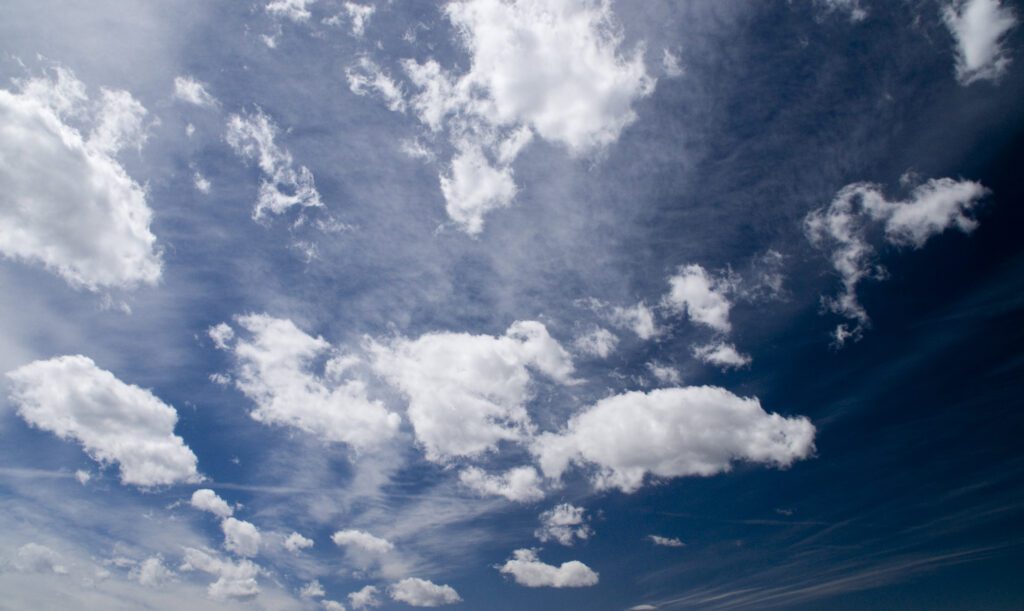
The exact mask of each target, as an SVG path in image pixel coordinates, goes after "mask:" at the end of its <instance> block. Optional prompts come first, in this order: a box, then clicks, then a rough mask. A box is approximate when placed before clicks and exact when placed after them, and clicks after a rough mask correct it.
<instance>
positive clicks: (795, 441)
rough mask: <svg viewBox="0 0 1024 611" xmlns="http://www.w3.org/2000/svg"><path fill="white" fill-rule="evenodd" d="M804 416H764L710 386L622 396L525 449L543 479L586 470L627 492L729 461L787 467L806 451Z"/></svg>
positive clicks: (602, 483) (746, 401) (716, 469)
mask: <svg viewBox="0 0 1024 611" xmlns="http://www.w3.org/2000/svg"><path fill="white" fill-rule="evenodd" d="M814 432H815V430H814V425H812V424H811V423H810V421H808V420H807V419H806V418H803V417H793V418H786V417H783V416H780V415H779V414H769V413H767V412H765V411H764V410H763V409H762V408H761V403H760V402H759V401H758V400H757V399H756V398H744V397H738V396H736V395H734V394H732V393H731V392H729V391H727V390H725V389H722V388H717V387H713V386H690V387H685V388H662V389H658V390H652V391H651V392H649V393H642V392H627V393H624V394H620V395H614V396H611V397H608V398H605V399H602V400H600V401H598V402H597V403H596V404H595V405H593V406H591V407H588V408H586V409H584V410H583V411H582V412H580V413H578V414H576V415H575V416H573V417H572V418H571V419H570V420H569V423H568V425H567V426H566V428H565V430H564V431H563V432H562V433H558V434H555V433H543V434H541V435H539V436H538V437H537V439H536V441H535V442H534V446H533V452H534V453H535V454H536V456H537V458H538V461H539V464H540V466H541V468H542V470H543V471H544V474H545V475H547V476H548V477H552V478H558V477H561V475H562V474H563V473H564V472H565V471H566V469H568V467H569V465H570V464H571V463H576V464H581V465H593V466H594V467H596V469H597V470H596V473H595V474H594V476H593V481H594V485H595V486H596V487H597V488H598V489H607V488H618V489H620V490H622V491H623V492H626V493H629V492H633V491H635V490H637V489H638V488H640V486H642V485H643V482H644V478H645V477H646V476H647V475H648V474H649V475H652V476H654V477H661V478H671V477H682V476H693V475H699V476H710V475H715V474H717V473H723V472H726V471H729V470H730V469H731V467H732V463H733V461H737V460H744V461H749V462H757V463H767V464H772V465H775V466H778V467H787V466H789V465H791V464H792V463H793V462H794V461H796V460H799V459H802V458H806V457H808V456H809V455H810V454H811V452H813V450H814Z"/></svg>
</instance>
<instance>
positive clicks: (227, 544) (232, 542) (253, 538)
mask: <svg viewBox="0 0 1024 611" xmlns="http://www.w3.org/2000/svg"><path fill="white" fill-rule="evenodd" d="M220 528H221V530H223V531H224V549H226V550H228V551H229V552H233V553H235V554H238V555H239V556H248V557H252V556H255V555H256V554H258V553H259V552H260V543H262V540H263V537H262V535H260V531H259V530H257V528H256V526H255V525H253V524H251V523H249V522H246V521H245V520H237V519H235V518H225V519H224V520H223V521H222V522H221V523H220Z"/></svg>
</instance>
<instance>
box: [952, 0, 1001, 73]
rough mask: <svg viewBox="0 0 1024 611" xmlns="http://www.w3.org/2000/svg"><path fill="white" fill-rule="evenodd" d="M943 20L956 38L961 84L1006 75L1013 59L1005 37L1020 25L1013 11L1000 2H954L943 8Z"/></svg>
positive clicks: (957, 67) (957, 63)
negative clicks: (1004, 43) (1007, 48)
mask: <svg viewBox="0 0 1024 611" xmlns="http://www.w3.org/2000/svg"><path fill="white" fill-rule="evenodd" d="M942 18H943V20H944V21H945V22H946V27H948V28H949V31H950V32H952V34H953V37H954V38H955V39H956V44H957V62H956V77H957V80H959V81H960V84H962V85H970V84H971V83H973V82H975V81H979V80H998V79H999V77H1001V76H1002V75H1003V74H1004V73H1005V72H1006V68H1007V67H1008V66H1009V65H1010V56H1009V54H1008V53H1007V51H1006V49H1005V48H1004V46H1003V38H1004V37H1005V36H1006V33H1007V32H1009V31H1010V30H1011V29H1013V28H1014V27H1016V25H1017V16H1016V14H1015V13H1014V11H1013V9H1012V8H1010V7H1008V6H1003V5H1002V3H1001V2H1000V0H953V1H951V2H948V3H947V4H946V5H945V6H944V7H943V9H942Z"/></svg>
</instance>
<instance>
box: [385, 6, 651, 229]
mask: <svg viewBox="0 0 1024 611" xmlns="http://www.w3.org/2000/svg"><path fill="white" fill-rule="evenodd" d="M445 13H446V15H447V16H448V19H449V20H450V21H451V23H452V25H453V27H454V28H455V30H456V32H457V34H458V40H459V41H460V43H461V44H462V46H463V47H464V48H465V49H466V51H467V52H468V53H469V55H470V66H469V69H468V70H467V71H466V72H465V73H463V74H461V75H455V74H452V73H450V72H449V71H447V70H445V69H444V68H443V67H442V66H441V65H440V64H438V63H437V62H436V61H434V60H432V59H429V60H426V61H423V62H420V61H415V60H411V59H410V60H406V61H405V62H404V67H405V71H406V75H407V76H408V77H409V80H410V81H411V82H412V83H413V85H414V86H415V88H416V90H417V91H416V94H415V95H414V96H413V98H412V106H413V108H414V109H415V110H416V112H417V115H418V116H419V118H420V120H421V121H422V122H423V123H424V124H425V125H427V126H428V127H429V128H430V129H431V130H433V131H435V132H441V131H446V132H447V134H448V136H449V138H450V139H451V141H452V143H453V144H454V145H455V148H456V150H457V152H456V154H455V155H454V157H453V158H452V160H451V165H450V167H449V169H448V171H447V172H445V173H444V174H442V175H441V177H440V180H441V188H442V193H443V195H444V198H445V202H446V209H447V211H448V214H449V215H450V216H451V218H452V220H453V221H455V223H456V224H457V225H458V226H459V227H460V228H461V229H463V230H464V231H466V232H468V233H470V234H477V233H480V231H482V229H483V219H484V216H485V215H486V214H487V213H488V212H490V211H492V210H495V209H498V208H502V207H505V206H508V205H509V204H510V203H511V202H512V200H513V198H514V197H515V195H516V193H517V191H518V189H517V187H516V184H515V182H514V180H513V177H512V169H511V165H512V163H513V162H514V161H515V159H516V157H517V156H518V154H519V152H520V151H521V150H522V148H523V147H524V146H526V145H527V144H528V143H529V142H530V140H531V139H532V138H533V136H534V134H536V135H538V136H539V137H541V138H543V139H545V140H547V141H550V142H554V143H558V144H560V145H563V146H564V147H565V148H566V149H567V150H568V151H569V153H570V154H573V155H580V154H584V153H588V152H591V151H594V150H597V149H601V148H603V147H605V146H607V145H609V144H611V143H612V142H614V141H615V140H617V139H618V137H619V134H620V133H621V132H622V130H623V129H624V128H625V127H626V126H628V125H629V124H630V123H632V122H633V121H634V120H635V119H636V113H635V112H634V110H633V102H634V101H636V100H637V99H639V98H642V97H644V96H646V95H649V94H650V93H651V92H652V91H653V89H654V84H655V81H654V79H652V78H651V77H650V76H648V74H647V71H646V68H645V66H644V63H643V57H642V55H643V53H642V49H641V48H640V47H637V48H635V49H633V50H632V51H628V52H625V53H623V52H622V50H621V49H620V47H621V43H622V36H621V33H620V32H619V30H618V27H617V26H616V21H615V18H614V15H613V14H612V11H611V4H610V3H608V2H598V1H593V0H557V1H555V2H541V1H539V0H516V1H514V2H502V1H500V0H472V1H469V2H452V3H449V4H448V5H447V6H446V8H445Z"/></svg>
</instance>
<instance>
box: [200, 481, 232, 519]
mask: <svg viewBox="0 0 1024 611" xmlns="http://www.w3.org/2000/svg"><path fill="white" fill-rule="evenodd" d="M190 503H191V504H192V506H193V507H195V508H196V509H199V510H202V511H208V512H210V513H212V514H213V515H215V516H217V517H220V518H229V517H231V514H233V513H234V512H235V511H234V509H232V508H231V505H228V502H227V501H225V500H224V499H222V498H220V497H219V496H217V493H216V492H214V491H213V490H210V489H209V488H200V489H199V490H196V491H195V492H193V493H192V499H191V501H190Z"/></svg>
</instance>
